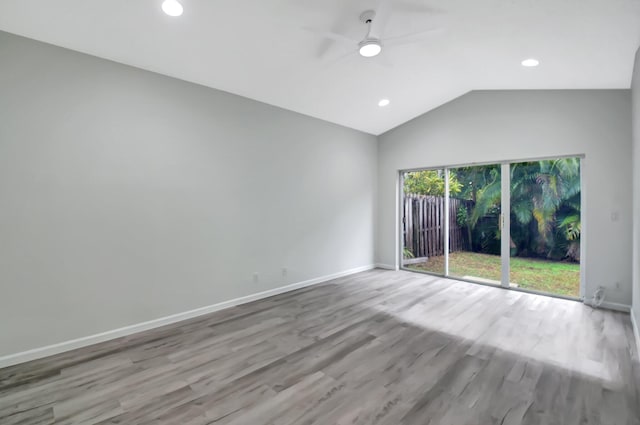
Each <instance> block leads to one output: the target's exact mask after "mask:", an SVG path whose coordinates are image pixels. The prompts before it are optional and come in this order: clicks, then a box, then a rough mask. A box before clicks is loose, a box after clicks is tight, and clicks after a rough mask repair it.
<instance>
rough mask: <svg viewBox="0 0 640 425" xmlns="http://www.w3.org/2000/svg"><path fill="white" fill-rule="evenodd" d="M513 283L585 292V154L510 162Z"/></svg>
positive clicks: (563, 292) (558, 291)
mask: <svg viewBox="0 0 640 425" xmlns="http://www.w3.org/2000/svg"><path fill="white" fill-rule="evenodd" d="M510 177H511V183H510V186H511V188H510V191H511V192H510V193H511V195H510V197H511V207H510V222H511V224H510V230H511V232H510V236H511V239H510V241H509V246H510V276H509V280H510V282H511V285H512V286H517V287H519V288H521V289H527V290H534V291H538V292H545V293H551V294H554V295H561V296H569V297H576V298H577V297H579V296H580V229H581V213H580V196H581V193H580V187H581V183H580V158H559V159H552V160H544V161H530V162H520V163H512V164H510Z"/></svg>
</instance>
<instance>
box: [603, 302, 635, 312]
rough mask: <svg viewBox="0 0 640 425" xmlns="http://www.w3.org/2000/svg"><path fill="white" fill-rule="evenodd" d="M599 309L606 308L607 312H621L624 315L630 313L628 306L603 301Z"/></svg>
mask: <svg viewBox="0 0 640 425" xmlns="http://www.w3.org/2000/svg"><path fill="white" fill-rule="evenodd" d="M600 308H606V309H608V310H615V311H622V312H624V313H629V312H630V311H631V306H630V305H628V304H621V303H613V302H610V301H604V302H603V303H602V304H600Z"/></svg>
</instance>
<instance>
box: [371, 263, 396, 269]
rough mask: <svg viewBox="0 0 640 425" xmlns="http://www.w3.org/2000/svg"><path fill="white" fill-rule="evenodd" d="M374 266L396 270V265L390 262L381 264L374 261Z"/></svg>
mask: <svg viewBox="0 0 640 425" xmlns="http://www.w3.org/2000/svg"><path fill="white" fill-rule="evenodd" d="M376 268H378V269H385V270H397V269H396V266H392V265H391V264H383V263H376Z"/></svg>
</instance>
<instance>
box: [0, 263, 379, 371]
mask: <svg viewBox="0 0 640 425" xmlns="http://www.w3.org/2000/svg"><path fill="white" fill-rule="evenodd" d="M375 267H377V265H374V264H371V265H367V266H362V267H356V268H354V269H350V270H345V271H342V272H338V273H333V274H330V275H326V276H321V277H317V278H315V279H309V280H305V281H302V282H297V283H293V284H291V285H286V286H281V287H279V288H274V289H269V290H267V291H263V292H258V293H256V294H251V295H247V296H244V297H240V298H235V299H232V300H228V301H223V302H221V303H217V304H213V305H209V306H205V307H200V308H196V309H194V310H189V311H185V312H182V313H177V314H172V315H171V316H166V317H160V318H158V319H153V320H149V321H147V322H142V323H136V324H134V325H129V326H125V327H123V328H119V329H113V330H110V331H106V332H101V333H98V334H95V335H89V336H85V337H82V338H77V339H72V340H70V341H64V342H60V343H57V344H52V345H48V346H45V347H40V348H34V349H32V350H28V351H23V352H21V353H15V354H9V355H7V356H2V357H0V369H2V368H4V367H8V366H13V365H16V364H19V363H24V362H28V361H31V360H36V359H41V358H43V357H48V356H53V355H55V354H60V353H64V352H65V351H70V350H75V349H77V348H82V347H86V346H89V345H93V344H98V343H101V342H105V341H109V340H112V339H116V338H120V337H123V336H127V335H131V334H135V333H138V332H143V331H147V330H150V329H155V328H159V327H161V326H165V325H170V324H172V323H176V322H181V321H183V320H187V319H192V318H194V317H198V316H202V315H205V314H209V313H213V312H216V311H219V310H224V309H225V308H229V307H235V306H237V305H241V304H246V303H249V302H252V301H257V300H261V299H263V298H268V297H272V296H274V295H279V294H282V293H285V292H289V291H294V290H296V289H301V288H305V287H307V286H312V285H317V284H319V283H323V282H327V281H329V280H333V279H337V278H340V277H344V276H348V275H351V274H355V273H360V272H364V271H367V270H371V269H374V268H375Z"/></svg>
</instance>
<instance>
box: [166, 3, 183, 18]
mask: <svg viewBox="0 0 640 425" xmlns="http://www.w3.org/2000/svg"><path fill="white" fill-rule="evenodd" d="M162 11H163V12H164V13H166V14H167V15H169V16H180V15H182V12H184V8H183V7H182V5H181V4H180V2H179V1H178V0H164V1H163V2H162Z"/></svg>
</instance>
